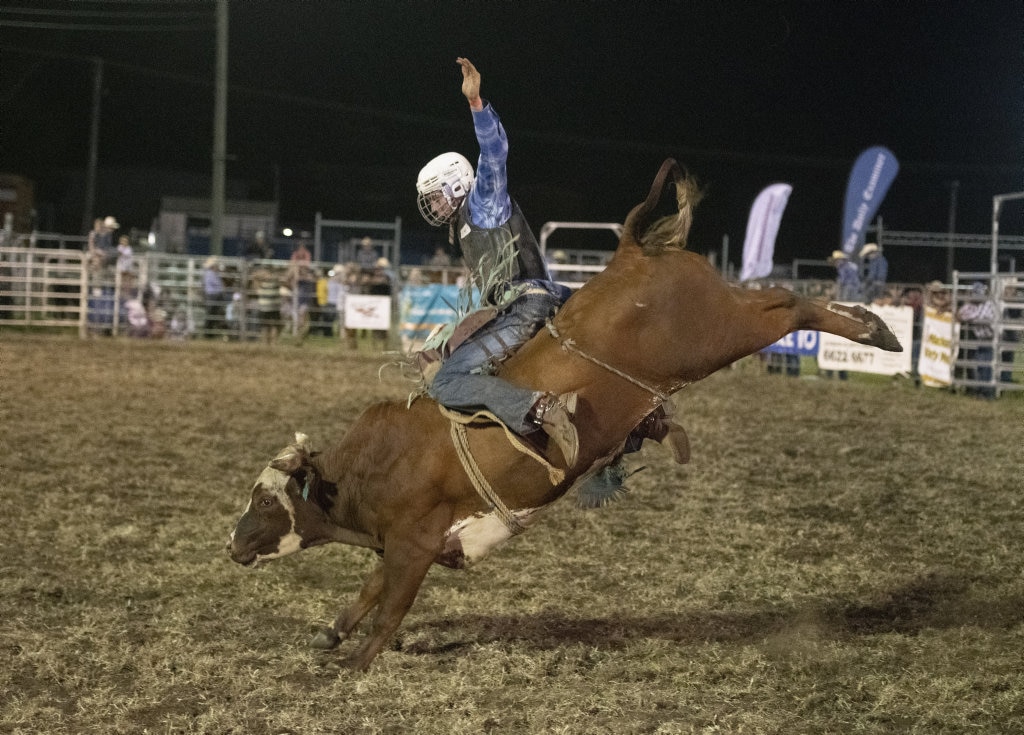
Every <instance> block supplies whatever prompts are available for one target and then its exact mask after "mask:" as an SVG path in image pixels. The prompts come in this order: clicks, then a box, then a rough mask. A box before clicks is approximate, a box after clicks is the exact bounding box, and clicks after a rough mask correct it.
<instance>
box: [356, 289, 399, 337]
mask: <svg viewBox="0 0 1024 735" xmlns="http://www.w3.org/2000/svg"><path fill="white" fill-rule="evenodd" d="M345 328H346V329H391V297H390V296H366V295H363V294H348V295H347V296H345Z"/></svg>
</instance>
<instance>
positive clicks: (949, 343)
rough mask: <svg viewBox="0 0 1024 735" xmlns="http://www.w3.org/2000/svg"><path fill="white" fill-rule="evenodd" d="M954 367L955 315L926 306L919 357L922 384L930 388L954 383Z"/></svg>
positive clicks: (919, 373) (918, 367) (919, 372)
mask: <svg viewBox="0 0 1024 735" xmlns="http://www.w3.org/2000/svg"><path fill="white" fill-rule="evenodd" d="M952 367H953V315H952V314H950V313H949V312H948V311H939V310H938V309H934V308H932V307H931V306H926V307H925V309H924V322H923V323H922V325H921V354H920V356H919V357H918V359H917V373H918V375H920V376H921V384H922V385H926V386H928V387H930V388H944V387H947V386H949V385H952V384H953V372H952Z"/></svg>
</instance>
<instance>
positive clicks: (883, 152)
mask: <svg viewBox="0 0 1024 735" xmlns="http://www.w3.org/2000/svg"><path fill="white" fill-rule="evenodd" d="M899 170H900V164H899V162H898V161H897V160H896V156H894V155H893V153H892V151H890V150H889V149H888V148H883V147H882V146H875V147H874V148H868V149H867V150H866V151H864V152H863V153H861V154H860V156H858V157H857V160H856V162H855V163H854V164H853V168H852V169H851V171H850V179H849V181H848V182H847V184H846V203H845V206H844V208H843V252H844V253H846V254H847V255H857V254H859V253H860V249H861V248H862V247H863V246H864V236H865V233H866V232H867V228H868V225H869V224H871V220H872V218H873V217H874V216H875V213H876V212H877V211H878V208H879V207H880V206H881V205H882V200H883V199H885V194H886V192H888V191H889V185H890V184H892V181H893V179H895V178H896V174H897V173H898V172H899Z"/></svg>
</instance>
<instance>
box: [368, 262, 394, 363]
mask: <svg viewBox="0 0 1024 735" xmlns="http://www.w3.org/2000/svg"><path fill="white" fill-rule="evenodd" d="M393 284H394V276H393V275H392V273H391V263H390V261H388V259H387V258H378V259H377V262H376V263H375V265H374V269H373V271H372V272H371V273H370V278H369V280H368V281H367V284H366V293H368V294H370V295H371V296H390V295H391V293H392V291H393V288H394V285H393ZM373 338H374V339H375V340H376V341H378V342H380V346H381V349H383V348H384V347H386V346H387V341H388V330H386V329H375V330H373Z"/></svg>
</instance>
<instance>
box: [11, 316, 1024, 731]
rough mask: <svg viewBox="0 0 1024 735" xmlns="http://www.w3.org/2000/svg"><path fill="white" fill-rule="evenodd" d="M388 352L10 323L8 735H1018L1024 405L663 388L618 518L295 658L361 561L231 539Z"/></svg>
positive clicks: (387, 376)
mask: <svg viewBox="0 0 1024 735" xmlns="http://www.w3.org/2000/svg"><path fill="white" fill-rule="evenodd" d="M385 361H386V358H384V357H382V356H380V355H374V354H369V353H367V352H363V353H360V354H352V353H350V352H347V351H346V350H345V349H344V348H341V347H338V346H336V345H333V344H327V343H323V344H321V343H313V342H311V343H308V344H306V345H303V346H301V347H296V346H293V345H280V346H275V347H265V346H259V345H239V344H225V343H200V342H195V343H188V344H171V343H163V344H161V343H149V342H133V341H124V340H109V339H97V340H87V341H79V340H77V339H72V338H52V337H40V336H37V335H31V334H22V333H18V332H13V333H11V332H4V333H3V334H0V395H2V400H0V426H2V431H0V498H2V499H3V507H4V516H5V524H4V527H5V529H6V534H7V542H6V543H5V544H4V554H3V557H2V559H0V655H2V656H3V659H4V662H5V665H4V666H2V667H0V690H2V691H3V692H5V696H4V698H3V699H2V700H0V731H3V732H10V733H19V734H20V733H24V734H26V735H27V734H28V733H54V734H56V735H62V734H65V733H66V734H68V735H71V734H78V733H90V732H97V733H99V732H102V733H115V734H117V733H133V734H134V733H162V734H163V733H211V734H212V733H238V734H242V733H245V734H246V735H276V734H280V733H296V734H297V733H302V734H303V735H309V734H313V735H315V734H317V733H382V734H384V733H396V734H397V733H402V734H403V735H404V734H405V733H410V732H417V733H488V732H490V733H504V732H517V733H565V734H573V733H609V734H612V733H615V734H616V735H618V734H621V733H652V734H653V733H714V732H750V733H816V734H821V733H851V732H859V733H892V732H907V733H929V735H930V734H932V733H951V734H952V733H963V732H969V731H979V732H1000V733H1003V732H1018V731H1022V730H1024V673H1022V671H1021V667H1020V651H1021V650H1022V647H1024V625H1022V623H1024V581H1022V580H1024V575H1022V571H1024V570H1022V564H1024V562H1022V560H1024V548H1022V547H1024V541H1022V538H1021V533H1020V519H1021V500H1020V498H1019V484H1020V480H1019V478H1020V469H1021V466H1020V451H1021V446H1022V444H1021V442H1022V439H1024V402H1022V400H1021V395H1020V394H1016V395H1013V394H1011V395H1007V396H1004V398H1003V399H1001V400H999V401H978V400H973V399H970V398H966V397H962V396H955V395H952V394H949V393H946V392H942V391H932V390H927V389H915V388H914V387H913V386H912V385H911V384H910V383H909V382H907V381H896V382H893V381H890V380H884V381H880V380H850V381H846V382H839V381H827V380H817V381H809V380H791V379H787V378H784V377H779V376H769V375H765V374H763V373H762V372H761V371H760V370H759V368H758V365H757V363H756V361H753V360H749V361H743V362H741V363H740V364H738V365H737V366H736V367H735V368H733V369H729V370H725V371H723V372H721V373H719V374H716V375H714V376H712V377H710V378H709V379H707V380H705V381H703V382H702V383H699V384H697V385H693V386H690V387H689V388H687V389H686V390H685V391H683V392H682V393H681V394H680V395H679V396H677V399H676V405H677V408H678V415H679V418H680V420H681V421H682V423H684V424H685V425H686V427H687V428H688V430H689V433H690V437H691V440H692V444H693V461H692V462H691V464H689V465H687V466H684V467H680V466H677V465H675V464H673V463H672V461H671V458H670V456H669V453H668V452H667V451H666V450H664V449H662V448H660V447H658V446H657V445H651V446H648V447H645V448H644V450H643V451H642V452H641V453H640V455H638V456H636V457H635V459H634V461H633V464H634V466H639V465H641V464H642V465H646V466H647V468H648V469H647V470H645V471H644V472H640V473H638V474H636V475H635V476H633V477H632V478H631V479H630V481H629V485H630V488H631V492H630V493H629V494H628V495H627V496H626V497H625V498H623V499H622V500H621V501H619V502H617V503H615V504H613V505H611V506H609V507H607V508H605V509H602V510H598V511H580V510H578V509H576V508H575V507H574V505H573V503H572V499H571V498H566V499H564V500H563V501H561V502H559V503H557V504H556V505H555V506H554V507H552V508H551V509H550V511H549V513H548V515H547V517H546V518H545V519H544V520H543V521H542V522H541V523H540V524H538V525H537V526H536V527H534V528H532V529H531V530H530V532H529V533H527V534H524V535H523V536H521V537H517V538H515V539H513V540H512V541H510V542H509V543H507V544H506V545H505V546H504V547H502V548H500V549H499V550H497V551H496V552H494V553H493V554H492V555H491V556H490V557H489V558H488V559H487V560H485V561H484V562H483V563H482V564H481V565H480V566H479V567H476V568H472V569H469V570H467V571H464V572H452V571H449V570H445V569H441V568H436V569H434V570H432V571H431V573H430V574H429V575H428V577H427V580H426V582H425V584H424V586H423V589H422V590H421V592H420V596H419V598H418V599H417V602H416V604H415V605H414V606H413V609H412V611H411V612H410V614H409V616H408V617H407V618H406V620H405V622H404V624H403V626H402V627H401V628H400V630H399V633H398V635H397V637H396V639H395V640H394V641H393V643H392V644H391V646H390V648H389V649H388V650H385V651H384V652H383V653H382V654H381V655H380V656H379V657H378V659H377V660H376V661H375V663H374V666H373V669H372V670H371V671H370V672H369V673H366V674H353V673H351V672H348V671H346V670H343V669H340V668H339V667H338V665H337V664H338V661H339V660H340V657H341V655H343V654H344V652H346V651H348V650H351V646H352V645H353V643H352V642H348V643H344V644H342V649H341V654H339V653H337V652H332V653H321V652H317V651H313V650H312V649H310V648H309V647H308V646H307V642H308V640H309V639H310V638H311V636H312V635H313V633H314V632H315V630H316V629H317V628H318V627H319V626H320V625H323V624H324V623H326V622H328V621H330V620H331V619H332V618H333V617H334V616H335V615H336V613H337V611H338V609H339V607H340V606H341V605H342V604H345V603H347V601H349V600H350V599H351V598H352V596H353V595H354V594H355V591H356V590H357V589H358V585H359V583H360V580H361V579H362V578H363V576H364V575H365V574H366V573H367V572H368V571H369V570H370V569H371V568H372V565H373V564H374V563H375V562H374V555H373V554H372V553H371V552H369V551H366V550H363V549H355V548H350V547H344V546H340V545H333V546H327V547H322V548H317V549H312V550H309V551H305V552H302V553H301V554H297V555H295V556H292V557H288V558H286V559H282V560H279V561H277V562H274V563H273V564H270V565H268V566H266V567H265V568H262V569H260V570H258V571H250V570H246V569H243V568H240V567H237V566H236V565H234V564H232V562H230V561H229V560H228V558H227V555H226V553H225V551H224V545H225V542H226V541H227V535H228V533H229V531H230V529H231V527H232V526H233V524H234V521H235V520H236V518H237V516H238V514H239V513H240V511H241V509H242V507H243V506H244V504H245V502H246V501H247V495H248V491H249V488H250V487H251V484H252V482H253V480H254V479H255V477H256V475H257V474H258V473H259V471H260V469H261V467H262V466H264V465H265V463H266V462H267V460H268V459H269V458H270V457H271V456H273V454H274V453H275V452H276V451H277V450H278V449H280V448H281V447H282V446H284V445H285V444H286V443H287V442H288V441H289V440H290V438H291V435H292V433H293V432H294V431H296V430H300V431H304V432H306V433H308V434H309V435H310V436H311V437H312V438H313V439H314V441H315V442H317V443H318V444H320V445H324V444H327V443H329V442H331V441H334V440H336V439H337V438H338V437H340V436H341V435H342V434H343V433H344V431H345V430H346V429H347V427H348V426H349V425H350V424H351V422H352V420H353V419H354V418H355V417H356V416H357V415H358V413H359V412H360V411H361V410H362V409H363V408H365V407H366V406H367V405H369V404H370V403H371V402H373V401H375V400H378V399H382V398H403V397H405V396H406V394H407V393H408V391H409V390H410V388H411V385H410V384H409V383H407V382H405V381H403V380H402V379H401V377H400V375H399V374H398V372H397V371H388V370H385V371H384V372H383V374H382V377H381V378H380V379H378V367H379V366H380V365H381V363H383V362H385ZM382 440H384V438H383V437H382Z"/></svg>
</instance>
